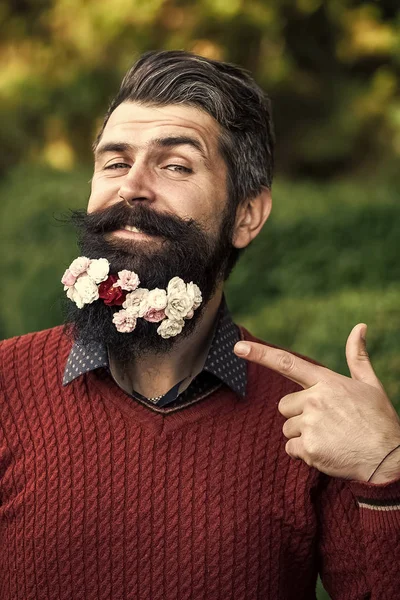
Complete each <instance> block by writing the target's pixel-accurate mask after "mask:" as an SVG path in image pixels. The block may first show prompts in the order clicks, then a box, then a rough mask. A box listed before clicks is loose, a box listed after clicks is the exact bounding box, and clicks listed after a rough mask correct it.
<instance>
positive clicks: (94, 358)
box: [63, 300, 247, 413]
mask: <svg viewBox="0 0 400 600" xmlns="http://www.w3.org/2000/svg"><path fill="white" fill-rule="evenodd" d="M240 339H241V336H240V330H239V328H238V327H237V325H235V323H234V322H233V321H232V318H231V315H230V313H229V310H228V307H227V305H226V303H225V301H224V300H223V301H222V303H221V307H220V309H219V313H218V317H217V324H216V328H215V331H214V335H213V338H212V342H211V345H210V348H209V352H208V355H207V358H206V360H205V363H204V367H203V370H202V371H201V372H200V373H199V374H198V375H196V377H194V379H193V380H192V381H191V383H190V384H189V386H188V387H187V388H186V389H185V390H184V391H182V392H181V393H180V392H179V388H180V383H182V382H179V384H177V385H175V386H174V387H173V388H172V389H171V390H170V391H169V392H167V394H165V395H164V396H162V397H161V398H160V399H159V400H158V401H151V400H149V399H147V398H145V397H144V396H142V395H140V394H138V393H137V392H133V393H132V394H128V395H130V396H131V397H132V398H134V399H135V400H137V401H139V402H141V403H142V404H145V405H146V406H148V407H149V408H151V409H153V410H155V411H156V412H161V413H169V412H172V411H175V410H178V409H180V408H183V407H185V406H188V405H190V404H193V403H194V402H198V401H199V400H201V399H202V398H204V397H206V396H208V395H209V394H211V393H212V392H213V391H215V390H216V389H218V388H219V387H220V386H222V385H227V386H228V387H229V388H231V390H233V391H234V392H235V393H237V394H238V395H239V396H240V397H242V398H243V397H244V396H245V393H246V384H247V368H246V361H245V360H244V359H242V358H239V357H238V356H236V354H234V352H233V347H234V345H235V344H236V342H238V341H239V340H240ZM101 368H103V369H106V370H108V371H109V372H111V370H110V362H109V357H108V352H107V347H106V346H105V345H104V344H101V343H91V344H90V345H88V346H83V345H81V344H80V343H79V342H75V343H74V345H73V346H72V349H71V352H70V354H69V356H68V360H67V364H66V367H65V370H64V378H63V385H68V384H69V383H71V381H73V380H74V379H76V378H77V377H80V376H81V375H83V374H84V373H88V372H90V371H93V370H95V369H101ZM120 387H121V386H120ZM124 391H125V390H124Z"/></svg>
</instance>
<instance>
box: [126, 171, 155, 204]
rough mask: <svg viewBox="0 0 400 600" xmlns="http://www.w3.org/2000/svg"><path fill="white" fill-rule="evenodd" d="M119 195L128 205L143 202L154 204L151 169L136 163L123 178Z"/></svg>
mask: <svg viewBox="0 0 400 600" xmlns="http://www.w3.org/2000/svg"><path fill="white" fill-rule="evenodd" d="M118 195H119V196H120V197H121V198H122V199H123V200H125V202H127V203H128V204H134V203H135V202H136V201H143V200H147V201H148V202H152V201H153V200H154V198H155V193H154V186H153V185H152V182H151V173H150V170H149V168H148V167H146V166H145V165H143V164H140V163H139V162H135V163H134V164H133V165H132V166H131V168H130V169H129V171H128V173H127V174H126V175H125V177H124V178H123V181H122V183H121V187H120V188H119V191H118Z"/></svg>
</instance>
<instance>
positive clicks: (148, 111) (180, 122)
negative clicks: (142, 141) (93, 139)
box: [102, 102, 220, 142]
mask: <svg viewBox="0 0 400 600" xmlns="http://www.w3.org/2000/svg"><path fill="white" fill-rule="evenodd" d="M155 129H163V130H165V131H167V130H168V131H171V132H172V131H174V130H176V131H180V133H182V130H184V129H186V130H188V131H191V133H192V134H193V133H195V134H198V135H199V136H200V138H201V139H202V140H203V141H204V142H207V140H209V139H210V137H211V139H212V140H216V139H217V137H218V134H219V129H220V128H219V125H218V123H217V121H216V120H215V119H214V118H213V117H212V116H211V115H209V114H208V113H206V112H205V111H203V110H201V109H199V108H196V107H192V106H182V105H180V104H167V105H165V106H152V105H144V104H139V103H137V102H123V103H121V104H120V105H119V106H117V108H116V109H115V110H114V111H113V112H112V113H111V115H110V118H109V120H108V122H107V124H106V126H105V128H104V131H103V135H102V138H103V140H104V139H105V138H108V137H109V136H114V135H115V134H116V133H117V132H118V133H124V132H126V133H129V132H130V131H132V132H135V133H136V134H139V135H145V134H146V132H150V131H152V130H155Z"/></svg>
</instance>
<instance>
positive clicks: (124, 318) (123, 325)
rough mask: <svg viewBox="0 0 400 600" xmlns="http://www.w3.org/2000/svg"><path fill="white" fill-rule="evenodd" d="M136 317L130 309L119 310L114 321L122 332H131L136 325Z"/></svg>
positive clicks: (114, 316)
mask: <svg viewBox="0 0 400 600" xmlns="http://www.w3.org/2000/svg"><path fill="white" fill-rule="evenodd" d="M136 321H137V319H136V317H134V316H132V314H131V313H130V312H129V309H128V310H119V311H118V312H116V313H114V315H113V323H114V325H115V327H116V328H117V331H119V332H120V333H131V331H133V330H134V329H135V327H136Z"/></svg>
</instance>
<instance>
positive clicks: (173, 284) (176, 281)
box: [167, 277, 186, 296]
mask: <svg viewBox="0 0 400 600" xmlns="http://www.w3.org/2000/svg"><path fill="white" fill-rule="evenodd" d="M183 292H186V284H185V282H184V281H183V279H181V278H180V277H173V278H172V279H171V281H170V282H169V284H168V287H167V294H168V296H169V295H171V296H175V294H177V293H179V294H180V293H183Z"/></svg>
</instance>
